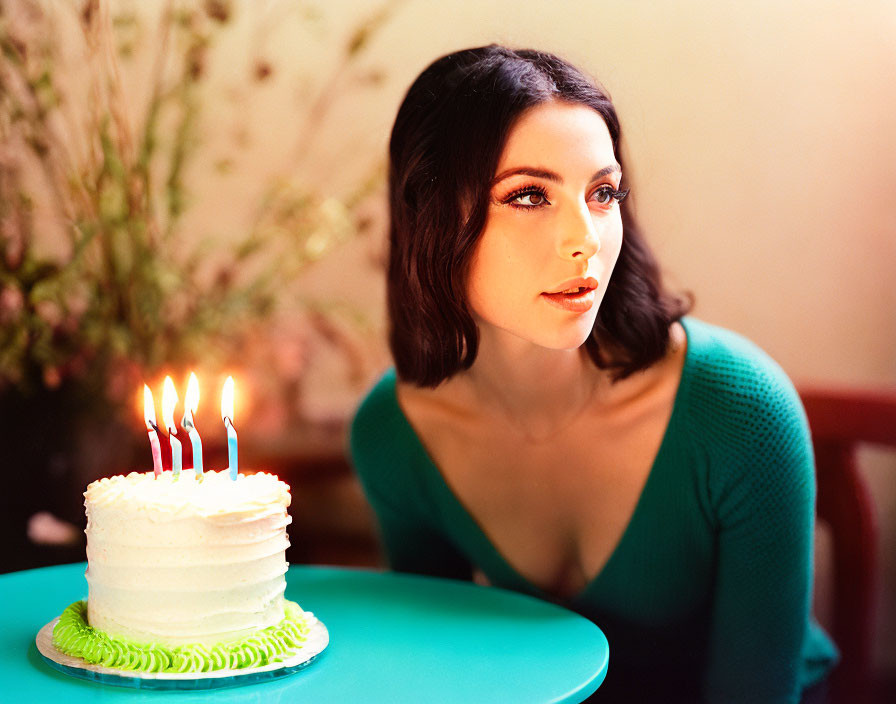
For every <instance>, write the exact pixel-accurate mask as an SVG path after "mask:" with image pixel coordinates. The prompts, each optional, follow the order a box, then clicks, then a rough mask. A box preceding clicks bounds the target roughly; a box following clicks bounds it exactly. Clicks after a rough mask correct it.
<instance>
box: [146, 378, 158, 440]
mask: <svg viewBox="0 0 896 704" xmlns="http://www.w3.org/2000/svg"><path fill="white" fill-rule="evenodd" d="M143 419H144V420H145V421H146V429H147V430H152V429H153V426H154V425H155V424H156V405H155V403H154V402H153V400H152V391H150V390H149V387H148V386H147V385H146V384H144V385H143Z"/></svg>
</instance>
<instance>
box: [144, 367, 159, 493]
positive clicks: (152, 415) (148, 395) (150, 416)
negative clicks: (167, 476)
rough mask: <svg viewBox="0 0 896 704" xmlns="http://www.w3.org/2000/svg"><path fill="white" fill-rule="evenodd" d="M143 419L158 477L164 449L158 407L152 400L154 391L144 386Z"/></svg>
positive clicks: (153, 464)
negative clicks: (157, 423) (161, 444)
mask: <svg viewBox="0 0 896 704" xmlns="http://www.w3.org/2000/svg"><path fill="white" fill-rule="evenodd" d="M143 418H144V420H146V429H147V430H148V431H149V446H150V447H151V448H152V470H153V472H155V475H156V476H157V477H158V476H159V475H160V474H161V473H162V448H161V446H160V445H159V435H158V433H159V426H157V425H156V406H155V403H154V402H153V400H152V391H150V390H149V387H148V386H147V385H146V384H144V385H143Z"/></svg>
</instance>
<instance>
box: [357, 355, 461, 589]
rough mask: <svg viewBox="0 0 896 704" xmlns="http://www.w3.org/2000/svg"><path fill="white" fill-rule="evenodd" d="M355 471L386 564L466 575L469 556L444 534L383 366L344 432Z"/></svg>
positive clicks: (391, 377)
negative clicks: (346, 431)
mask: <svg viewBox="0 0 896 704" xmlns="http://www.w3.org/2000/svg"><path fill="white" fill-rule="evenodd" d="M349 449H350V452H351V457H352V463H353V465H354V468H355V472H356V473H357V475H358V478H359V479H360V481H361V486H362V487H363V489H364V492H365V494H366V495H367V500H368V501H369V503H370V505H371V507H372V508H373V511H374V513H375V514H376V517H377V522H378V524H379V531H380V540H381V544H382V547H383V551H384V553H385V556H386V560H387V561H388V564H389V567H391V568H392V569H393V570H396V571H399V572H414V573H418V574H427V575H434V576H438V577H449V578H454V579H470V578H471V575H472V567H471V565H470V562H469V561H468V560H467V559H466V558H465V557H464V556H463V555H462V554H461V553H460V552H459V551H458V550H457V548H456V547H455V546H454V545H453V544H452V543H451V542H450V541H449V540H448V539H447V538H446V537H445V533H444V531H443V530H442V529H441V527H440V526H439V523H438V517H439V515H440V514H439V511H438V507H436V506H435V505H433V503H432V500H431V498H430V497H429V494H428V493H427V492H426V489H425V487H424V485H423V483H422V479H421V477H422V472H420V471H419V467H417V466H416V465H417V464H418V463H419V461H420V448H419V447H417V440H416V438H415V437H414V436H413V435H412V434H411V433H410V432H409V428H408V425H407V423H406V422H405V421H404V420H403V418H402V417H401V415H400V411H399V408H398V406H397V404H396V402H395V375H394V371H391V370H390V371H389V372H387V373H386V375H385V376H383V378H382V379H380V381H379V382H378V383H377V385H376V386H375V387H374V388H373V389H372V390H371V391H370V393H369V394H368V395H367V397H366V398H365V399H364V401H363V402H362V404H361V406H360V407H359V409H358V411H357V413H356V414H355V417H354V420H353V421H352V425H351V428H350V433H349Z"/></svg>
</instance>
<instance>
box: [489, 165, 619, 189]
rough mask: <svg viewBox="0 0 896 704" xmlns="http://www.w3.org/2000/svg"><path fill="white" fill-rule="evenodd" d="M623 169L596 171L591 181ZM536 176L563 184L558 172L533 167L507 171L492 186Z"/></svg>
mask: <svg viewBox="0 0 896 704" xmlns="http://www.w3.org/2000/svg"><path fill="white" fill-rule="evenodd" d="M621 171H622V167H621V166H619V164H613V165H612V166H605V167H604V168H602V169H600V170H599V171H595V172H594V174H593V175H592V176H591V181H596V180H597V179H599V178H603V177H604V176H608V175H609V174H612V173H616V172H621ZM517 175H522V176H534V177H535V178H543V179H545V180H547V181H553V182H555V183H559V184H561V185H562V184H563V177H562V176H561V175H560V174H558V173H557V172H556V171H551V170H550V169H541V168H535V167H532V166H518V167H513V168H511V169H506V170H505V171H502V172H501V173H499V174H498V175H497V176H495V177H494V178H493V179H492V184H491V185H492V186H494V185H495V184H498V183H500V182H501V181H503V180H504V179H505V178H510V177H511V176H517Z"/></svg>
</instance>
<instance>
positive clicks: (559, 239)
mask: <svg viewBox="0 0 896 704" xmlns="http://www.w3.org/2000/svg"><path fill="white" fill-rule="evenodd" d="M621 178H622V173H621V171H620V168H619V164H618V163H617V162H616V157H615V154H614V153H613V142H612V140H611V139H610V133H609V131H608V130H607V126H606V124H605V123H604V121H603V118H602V117H601V116H600V115H599V114H598V113H597V112H595V111H594V110H592V109H591V108H589V107H586V106H584V105H576V104H571V103H563V102H549V103H543V104H541V105H538V106H536V107H534V108H531V109H530V110H528V111H526V112H525V113H523V115H522V116H521V117H520V119H519V120H518V121H517V123H516V125H515V126H514V127H513V129H512V130H511V132H510V134H509V135H508V140H507V145H506V147H505V148H504V153H503V154H502V155H501V159H500V161H499V164H498V170H497V173H496V174H495V178H494V180H493V181H492V186H491V204H490V206H489V212H488V219H487V220H486V224H485V228H484V229H483V232H482V235H481V236H480V239H479V241H478V242H477V244H476V250H475V252H474V254H473V258H472V261H471V266H470V275H469V280H468V291H467V295H468V301H469V305H470V308H471V310H472V311H473V314H474V317H475V318H476V320H477V323H478V324H479V326H480V329H482V328H483V327H485V328H488V327H491V328H494V329H496V330H499V331H504V332H506V333H510V334H511V335H514V336H516V337H519V338H522V339H524V340H528V341H530V342H532V343H535V344H537V345H540V346H542V347H548V348H551V349H573V348H576V347H579V346H580V345H582V344H583V343H584V342H585V340H586V339H587V338H588V335H589V334H590V333H591V328H592V327H593V325H594V320H595V318H596V316H597V311H598V308H599V307H600V303H601V301H602V300H603V297H604V293H605V292H606V290H607V284H608V282H609V280H610V274H611V273H612V272H613V267H614V266H615V264H616V259H617V258H618V257H619V249H620V247H621V246H622V219H621V216H620V213H619V204H618V202H617V200H616V198H615V197H614V194H616V192H617V191H618V189H619V181H620V179H621Z"/></svg>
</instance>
